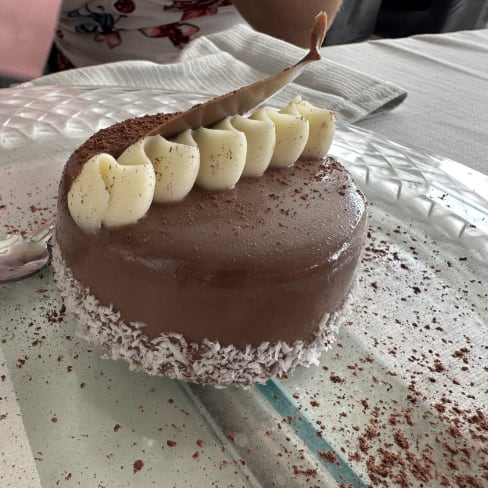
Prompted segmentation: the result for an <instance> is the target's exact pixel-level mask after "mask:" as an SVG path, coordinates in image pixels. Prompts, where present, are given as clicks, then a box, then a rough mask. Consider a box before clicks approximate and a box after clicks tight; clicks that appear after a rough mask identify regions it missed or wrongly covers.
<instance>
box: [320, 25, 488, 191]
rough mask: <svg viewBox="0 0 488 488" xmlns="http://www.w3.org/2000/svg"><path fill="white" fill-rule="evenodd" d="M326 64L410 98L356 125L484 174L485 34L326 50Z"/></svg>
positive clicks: (487, 139) (487, 164)
mask: <svg viewBox="0 0 488 488" xmlns="http://www.w3.org/2000/svg"><path fill="white" fill-rule="evenodd" d="M324 57H325V58H327V59H330V60H332V61H336V62H340V63H343V64H345V65H346V66H349V67H351V68H355V69H357V70H359V71H362V72H364V73H369V74H372V75H375V76H377V77H378V78H381V79H384V80H388V81H390V82H392V83H397V84H399V85H401V86H402V87H403V88H405V89H406V90H407V91H408V97H407V99H406V100H405V101H404V102H403V103H402V104H401V105H400V106H399V107H398V108H396V109H395V110H393V111H391V112H389V113H383V114H381V115H380V116H377V117H373V118H370V119H368V120H363V121H361V122H358V125H360V126H361V127H364V128H367V129H370V130H373V131H375V132H378V133H380V134H383V135H384V136H386V137H388V138H389V139H392V140H394V141H398V142H402V143H407V144H411V145H414V146H417V147H419V148H421V149H423V150H425V151H428V152H431V153H434V154H439V155H442V156H445V157H448V158H451V159H454V160H456V161H458V162H460V163H463V164H465V165H467V166H469V167H471V168H473V169H476V170H478V171H480V172H482V173H485V174H488V109H487V107H488V29H484V30H478V31H463V32H457V33H449V34H437V35H421V36H414V37H410V38H404V39H384V40H377V41H370V42H365V43H359V44H348V45H342V46H331V47H327V48H325V49H324ZM487 193H488V188H487Z"/></svg>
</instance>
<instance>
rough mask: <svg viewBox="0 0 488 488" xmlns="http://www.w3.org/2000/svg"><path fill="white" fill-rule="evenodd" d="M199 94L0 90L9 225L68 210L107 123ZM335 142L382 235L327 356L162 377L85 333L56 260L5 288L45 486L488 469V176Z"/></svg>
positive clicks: (6, 342)
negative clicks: (67, 309) (67, 302)
mask: <svg viewBox="0 0 488 488" xmlns="http://www.w3.org/2000/svg"><path fill="white" fill-rule="evenodd" d="M199 101H202V97H201V96H199V95H198V94H168V93H163V92H161V91H157V90H144V91H138V90H128V89H121V88H110V87H100V88H91V89H88V88H76V87H36V88H24V89H16V90H15V89H14V90H3V91H1V92H0V224H1V227H2V230H5V229H6V230H12V229H17V230H21V231H28V230H30V229H33V228H35V227H36V225H38V224H40V223H42V222H44V221H46V220H48V219H50V218H52V216H53V215H54V212H55V205H56V192H57V182H58V179H59V176H60V172H61V169H62V167H63V164H64V162H65V160H66V158H67V156H68V155H69V153H70V152H71V151H72V150H73V149H74V148H75V147H76V146H77V145H79V144H80V143H81V142H82V141H83V140H84V139H85V138H86V137H87V136H88V135H89V134H91V133H92V132H94V131H96V130H98V129H99V128H101V127H104V126H107V125H109V124H111V123H113V122H115V121H117V120H121V119H123V118H127V117H129V116H135V115H140V114H143V113H154V112H158V111H169V110H177V109H184V108H186V107H188V106H189V105H191V104H193V103H195V102H199ZM332 153H333V155H336V156H337V157H338V158H339V159H340V160H341V161H342V162H344V164H345V165H346V166H347V167H348V168H349V169H350V171H351V172H352V173H353V174H354V175H355V177H356V179H357V180H358V183H359V184H360V185H361V187H362V189H363V190H364V192H365V193H366V195H367V197H368V200H369V202H370V237H369V239H368V244H367V248H366V251H365V257H364V260H363V265H362V268H363V269H362V270H361V273H360V280H359V286H358V289H357V291H356V292H355V294H354V296H353V297H352V300H351V303H350V304H349V306H348V309H347V310H346V311H345V316H344V317H345V321H346V325H345V326H344V327H343V328H342V330H341V333H340V337H339V338H338V344H337V345H336V347H334V348H333V349H332V350H331V351H329V352H328V353H327V354H325V355H324V357H323V360H322V365H321V366H320V367H313V368H309V369H304V368H302V369H300V370H298V371H297V372H296V373H295V374H294V375H293V376H292V377H290V378H283V379H281V380H273V381H270V382H269V383H268V384H267V385H265V386H262V387H261V386H260V387H257V388H252V389H250V390H247V391H245V390H240V389H235V388H228V389H225V390H216V389H214V388H208V387H198V386H195V385H185V384H182V383H179V382H176V381H170V380H167V379H164V378H150V377H148V376H146V375H144V374H140V373H132V372H129V371H128V368H127V366H126V364H124V363H121V362H112V361H107V360H104V359H101V355H102V352H101V351H100V350H97V349H96V348H93V347H91V346H89V345H87V344H86V343H85V342H83V341H81V340H78V339H77V338H76V336H75V335H74V321H73V319H72V318H71V317H70V316H68V315H66V314H65V313H64V311H63V308H62V304H61V301H60V299H59V296H58V294H57V292H56V289H55V287H54V285H53V281H52V277H51V272H50V270H49V268H47V269H46V270H44V271H43V272H42V273H40V274H39V275H36V276H34V277H31V278H29V279H27V280H24V281H21V282H17V283H10V284H7V285H0V341H1V342H0V345H1V348H2V350H3V353H4V355H5V357H6V359H7V366H8V367H9V371H10V377H11V380H12V381H13V384H14V386H15V389H16V394H17V398H18V402H19V405H20V408H21V411H22V418H23V421H24V425H25V429H26V433H27V436H28V439H29V442H30V446H31V448H32V452H33V455H34V458H35V460H36V463H37V469H38V472H39V475H40V478H41V481H42V483H43V485H44V486H71V485H73V483H75V484H79V485H81V486H100V487H109V486H110V487H112V486H116V487H120V486H141V487H146V486H155V485H157V486H177V487H180V486H181V487H190V486H214V485H218V486H231V485H232V484H233V485H236V486H273V483H274V484H275V486H298V487H301V486H334V485H337V484H341V483H344V484H345V486H347V485H353V486H365V485H366V484H367V483H368V482H369V481H371V480H372V481H373V482H376V483H377V484H379V485H382V484H383V485H384V486H395V485H398V486H402V483H403V484H404V486H435V485H439V484H440V483H441V482H442V481H443V480H444V479H447V480H451V481H450V482H452V483H453V484H455V483H457V484H458V485H460V486H463V485H462V483H463V482H472V483H474V482H475V481H478V482H480V483H482V482H486V479H484V478H483V476H486V465H485V468H483V456H485V457H486V435H487V434H486V431H485V430H484V429H485V428H486V417H485V418H484V419H483V415H488V414H486V404H488V395H487V384H488V372H487V369H486V364H487V363H488V361H487V357H488V351H487V348H486V347H487V346H486V344H487V341H486V335H487V332H488V330H487V329H488V323H487V322H488V319H487V317H488V310H487V303H488V299H487V292H486V289H485V286H484V283H485V280H486V278H487V277H488V220H487V219H488V202H487V201H486V197H484V196H483V193H482V190H483V188H485V189H486V188H487V187H488V178H486V177H485V176H483V175H480V174H478V173H476V172H474V171H471V170H469V169H467V168H465V167H463V166H462V165H460V164H458V163H455V162H452V161H448V160H444V159H442V158H439V157H433V156H430V155H426V154H422V153H420V152H418V151H416V150H415V149H412V148H406V147H404V146H400V145H397V144H394V143H392V142H391V141H387V140H383V139H381V138H379V137H377V136H375V135H373V134H371V133H368V132H365V131H363V130H359V129H356V128H352V127H340V128H339V129H338V131H337V137H336V139H335V143H334V146H333V148H332ZM485 194H486V193H485ZM0 406H1V403H0ZM0 413H1V412H0ZM483 436H485V437H484V438H483ZM483 439H484V440H483ZM483 449H485V452H484V453H483ZM0 454H2V453H0ZM140 461H142V463H141V462H140ZM483 469H484V471H483ZM1 476H2V475H1V474H0V481H1V480H2V478H1ZM452 480H454V481H452ZM0 484H1V483H0ZM474 486H476V485H474ZM480 486H481V485H480Z"/></svg>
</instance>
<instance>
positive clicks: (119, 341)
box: [52, 236, 342, 387]
mask: <svg viewBox="0 0 488 488" xmlns="http://www.w3.org/2000/svg"><path fill="white" fill-rule="evenodd" d="M52 265H53V269H54V277H55V280H56V283H57V286H58V289H59V291H60V294H61V296H62V298H63V300H64V303H65V306H66V309H67V310H68V311H70V312H72V313H73V314H74V315H75V317H76V319H77V322H78V327H77V334H78V335H79V336H80V337H82V338H84V339H85V340H87V341H88V342H90V343H92V344H96V345H100V346H102V347H103V348H104V349H105V350H106V351H107V356H108V357H109V358H111V359H124V360H125V361H127V362H128V363H129V365H130V369H131V370H135V371H144V372H146V373H148V374H150V375H159V376H168V377H170V378H174V379H178V380H182V381H187V382H192V383H201V384H211V385H215V386H220V387H224V386H229V385H240V386H243V387H249V386H251V385H252V384H254V383H264V382H266V381H267V380H269V379H270V378H272V377H275V376H281V375H284V374H289V373H291V372H292V371H293V370H294V369H295V368H296V367H297V366H310V365H312V364H313V365H318V364H319V358H320V355H321V354H322V352H324V351H325V350H327V349H330V348H331V346H332V344H333V342H334V341H335V337H336V334H337V332H338V330H339V327H340V325H341V322H342V321H341V313H340V310H339V311H336V312H334V313H333V314H327V315H326V316H325V317H324V319H323V320H322V322H321V324H320V326H319V328H318V330H317V331H316V333H315V337H314V339H313V340H311V341H309V342H305V341H303V340H296V341H294V342H293V343H292V344H288V343H286V342H284V341H279V342H276V343H270V342H263V343H262V344H261V345H259V346H258V347H253V346H251V345H247V346H246V348H245V349H244V350H242V349H239V348H237V347H235V346H233V345H228V346H222V345H221V344H220V343H219V342H213V341H210V340H207V339H205V340H204V341H203V342H201V343H197V342H187V341H186V340H185V338H184V337H183V335H181V334H178V333H161V334H160V335H159V336H158V337H156V338H153V339H150V338H148V337H147V336H146V335H145V334H144V327H145V324H143V323H141V322H130V323H125V322H124V321H123V320H121V317H120V313H119V312H117V311H115V310H113V308H112V307H111V306H110V307H107V306H103V305H101V304H100V303H99V301H98V300H97V298H96V297H94V296H93V295H91V294H90V291H89V290H88V289H87V288H85V287H84V286H83V285H82V284H81V283H79V282H78V281H77V280H76V279H75V278H74V277H73V275H72V273H71V270H70V269H69V268H68V267H67V266H66V263H65V262H64V260H63V257H62V255H61V250H60V248H59V246H58V244H57V242H56V240H55V236H54V238H53V249H52Z"/></svg>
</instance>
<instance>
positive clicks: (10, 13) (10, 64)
mask: <svg viewBox="0 0 488 488" xmlns="http://www.w3.org/2000/svg"><path fill="white" fill-rule="evenodd" d="M60 5H61V0H36V1H32V0H13V1H7V2H2V12H1V14H0V76H2V75H3V76H11V77H16V78H22V79H28V78H34V77H36V76H39V75H40V74H42V70H43V68H44V65H45V63H46V60H47V57H48V54H49V49H50V47H51V44H52V40H53V37H54V33H55V30H56V24H57V22H58V15H59V10H60Z"/></svg>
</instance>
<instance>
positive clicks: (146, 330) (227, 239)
mask: <svg viewBox="0 0 488 488" xmlns="http://www.w3.org/2000/svg"><path fill="white" fill-rule="evenodd" d="M168 117H171V116H168V115H161V114H159V115H154V116H145V117H141V118H137V119H130V120H126V121H124V122H122V123H119V124H116V125H114V126H112V127H110V128H108V129H104V130H101V131H99V132H97V133H96V134H95V135H94V136H92V137H91V138H90V139H88V140H87V141H86V142H85V143H84V144H83V145H82V146H81V147H80V148H79V149H77V150H76V151H75V152H74V153H73V155H72V156H71V157H70V159H69V160H68V162H67V164H66V167H65V170H64V173H63V176H62V180H61V184H60V193H59V207H58V218H57V226H56V241H57V244H58V245H59V249H60V252H61V255H62V259H63V260H64V263H65V265H66V266H67V268H69V269H70V271H71V273H72V275H73V277H74V278H75V280H77V281H78V282H79V283H80V284H81V285H82V286H83V287H85V288H86V289H87V293H88V290H89V293H90V294H91V295H93V296H95V297H96V298H97V299H98V301H99V302H100V304H101V305H104V306H107V307H110V306H112V307H113V309H114V310H115V311H118V312H120V318H121V320H123V321H124V322H125V323H126V324H128V323H130V322H134V323H135V322H137V323H142V324H144V326H143V328H142V333H143V334H144V335H145V336H146V337H147V338H149V339H153V338H156V337H157V336H158V335H160V334H162V333H179V334H181V335H182V336H183V337H184V338H185V340H186V341H187V342H188V343H201V342H202V341H203V340H205V339H208V340H210V341H213V342H218V343H220V344H221V345H223V346H225V345H233V346H235V347H237V348H239V349H241V350H243V349H244V348H245V347H246V346H247V345H251V346H255V347H257V346H259V345H260V344H262V343H265V342H269V343H275V342H278V341H284V342H286V343H288V344H292V343H293V342H294V341H296V340H303V341H304V342H308V341H312V340H313V338H314V336H315V334H316V332H317V330H318V328H319V326H320V324H321V322H322V321H323V319H324V317H327V314H333V313H334V312H336V311H338V310H339V309H340V308H341V306H342V305H343V303H344V300H345V298H346V296H347V294H348V292H349V290H350V288H351V285H352V282H353V279H354V275H355V270H356V267H357V264H358V261H359V258H360V255H361V250H362V246H363V243H364V238H365V234H366V210H365V199H364V197H363V195H362V193H361V192H360V191H359V190H358V188H357V187H356V185H355V183H354V181H353V179H352V178H351V176H350V174H349V173H348V172H347V171H346V170H345V169H344V168H343V166H341V165H340V164H339V163H338V162H337V161H335V160H334V159H332V158H324V159H308V160H299V161H298V162H297V163H296V164H295V165H294V166H293V167H290V168H280V169H268V171H266V172H265V173H264V175H263V176H261V177H259V178H242V179H241V180H240V181H239V182H238V184H237V185H236V186H235V187H234V188H233V189H232V190H228V191H207V190H202V189H199V188H194V189H193V190H192V191H191V192H190V193H189V194H188V195H187V196H186V197H185V199H184V200H183V201H181V202H178V203H175V204H155V203H153V204H152V205H151V207H150V208H149V211H148V212H147V214H146V215H145V216H144V217H143V218H142V219H140V220H139V221H138V222H137V223H135V224H131V225H126V226H123V227H115V228H105V227H102V228H101V229H100V230H98V231H96V232H86V231H84V230H83V229H81V228H80V227H79V226H77V225H76V224H75V222H74V221H73V219H72V217H71V215H70V212H69V209H68V204H67V194H68V191H69V189H70V187H71V185H72V183H73V180H74V178H75V177H76V176H77V175H78V174H79V173H80V171H81V168H82V166H83V164H84V163H85V162H86V161H87V160H88V159H89V158H90V157H91V156H93V155H94V154H96V153H100V152H107V153H110V154H112V155H114V156H115V157H117V156H118V155H119V154H120V152H121V148H125V147H127V146H128V145H129V144H130V143H132V142H135V141H136V140H137V139H139V138H140V137H141V136H142V135H144V134H146V133H147V132H148V131H149V130H151V128H153V127H156V126H157V125H158V124H160V123H161V122H162V121H164V120H166V119H167V118H168Z"/></svg>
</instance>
